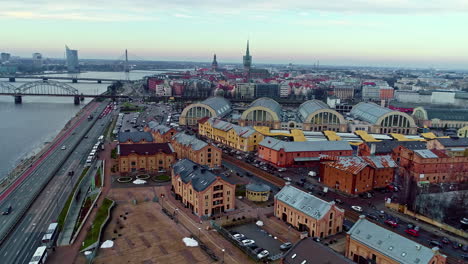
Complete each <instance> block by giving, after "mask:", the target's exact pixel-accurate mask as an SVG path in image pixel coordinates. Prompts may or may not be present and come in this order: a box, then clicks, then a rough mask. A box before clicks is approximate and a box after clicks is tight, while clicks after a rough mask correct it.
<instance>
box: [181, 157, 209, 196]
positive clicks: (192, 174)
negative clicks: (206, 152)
mask: <svg viewBox="0 0 468 264" xmlns="http://www.w3.org/2000/svg"><path fill="white" fill-rule="evenodd" d="M172 168H173V170H174V174H175V175H180V178H181V180H182V181H183V182H184V183H188V182H190V183H191V184H192V187H193V189H194V190H195V191H198V192H200V191H203V190H205V189H206V188H207V187H208V186H210V185H211V184H212V183H213V182H214V181H216V177H217V176H216V175H215V174H213V173H212V172H211V171H209V170H208V168H207V167H205V166H201V165H200V164H198V163H195V162H193V161H191V160H189V159H182V160H179V161H177V162H176V163H174V165H172Z"/></svg>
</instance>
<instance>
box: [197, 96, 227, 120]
mask: <svg viewBox="0 0 468 264" xmlns="http://www.w3.org/2000/svg"><path fill="white" fill-rule="evenodd" d="M200 103H201V104H204V105H207V106H209V107H211V108H212V109H213V110H214V111H215V112H216V114H217V116H224V115H226V114H227V113H229V112H231V110H232V108H231V103H230V102H229V101H228V100H226V99H225V98H224V97H218V96H214V97H210V98H208V99H205V100H204V101H202V102H200Z"/></svg>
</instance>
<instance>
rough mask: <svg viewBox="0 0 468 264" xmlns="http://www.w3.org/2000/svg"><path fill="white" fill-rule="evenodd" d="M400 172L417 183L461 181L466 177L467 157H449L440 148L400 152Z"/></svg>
mask: <svg viewBox="0 0 468 264" xmlns="http://www.w3.org/2000/svg"><path fill="white" fill-rule="evenodd" d="M399 158H400V172H401V174H402V175H404V176H407V177H410V178H411V179H413V180H414V181H415V182H417V183H420V182H421V183H443V182H450V183H462V182H466V181H467V179H468V157H450V156H448V155H447V154H445V153H444V152H443V151H441V150H436V149H433V150H428V149H427V150H410V149H407V148H402V149H401V152H400V157H399Z"/></svg>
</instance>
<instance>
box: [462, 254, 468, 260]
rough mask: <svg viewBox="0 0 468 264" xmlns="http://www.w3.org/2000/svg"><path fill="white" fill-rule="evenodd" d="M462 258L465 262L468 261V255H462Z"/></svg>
mask: <svg viewBox="0 0 468 264" xmlns="http://www.w3.org/2000/svg"><path fill="white" fill-rule="evenodd" d="M460 257H461V258H462V259H463V260H468V255H467V254H461V255H460Z"/></svg>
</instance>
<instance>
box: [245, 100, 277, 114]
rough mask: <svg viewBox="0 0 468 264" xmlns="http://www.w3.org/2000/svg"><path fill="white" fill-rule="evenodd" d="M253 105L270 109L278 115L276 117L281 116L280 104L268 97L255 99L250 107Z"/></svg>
mask: <svg viewBox="0 0 468 264" xmlns="http://www.w3.org/2000/svg"><path fill="white" fill-rule="evenodd" d="M255 106H261V107H265V108H268V109H270V110H271V111H273V112H275V113H276V114H277V115H278V118H280V117H281V112H282V110H281V105H280V104H278V102H276V101H275V100H273V99H271V98H268V97H262V98H258V99H257V100H255V101H253V102H252V103H251V104H250V106H249V108H250V107H255Z"/></svg>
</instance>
